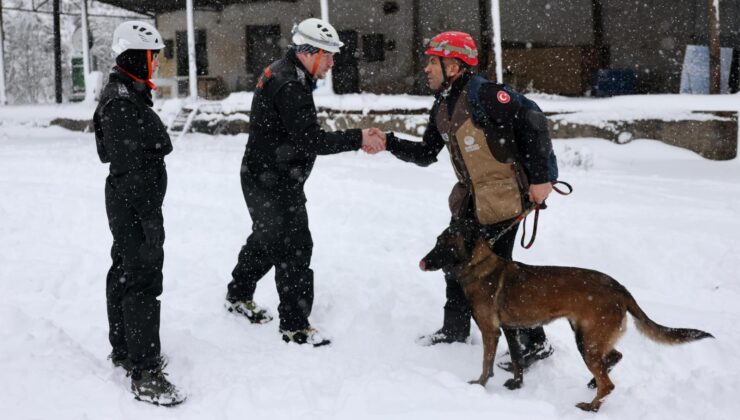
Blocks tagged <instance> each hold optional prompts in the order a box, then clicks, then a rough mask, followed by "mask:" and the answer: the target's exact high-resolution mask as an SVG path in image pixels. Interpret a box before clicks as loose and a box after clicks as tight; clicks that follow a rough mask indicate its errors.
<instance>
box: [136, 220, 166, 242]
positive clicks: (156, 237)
mask: <svg viewBox="0 0 740 420" xmlns="http://www.w3.org/2000/svg"><path fill="white" fill-rule="evenodd" d="M141 228H142V229H143V230H144V243H145V244H147V245H148V246H150V247H155V246H156V247H161V246H162V245H164V226H163V225H162V221H161V220H157V219H154V220H142V221H141Z"/></svg>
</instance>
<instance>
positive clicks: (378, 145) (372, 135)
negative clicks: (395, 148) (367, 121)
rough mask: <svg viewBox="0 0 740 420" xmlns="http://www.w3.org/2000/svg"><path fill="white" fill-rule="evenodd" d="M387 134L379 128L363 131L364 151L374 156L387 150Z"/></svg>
mask: <svg viewBox="0 0 740 420" xmlns="http://www.w3.org/2000/svg"><path fill="white" fill-rule="evenodd" d="M385 140H386V138H385V133H384V132H382V131H380V129H379V128H375V127H372V128H365V129H363V130H362V150H363V151H364V152H365V153H368V154H371V155H374V154H376V153H378V152H382V151H383V150H385Z"/></svg>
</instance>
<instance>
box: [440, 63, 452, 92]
mask: <svg viewBox="0 0 740 420" xmlns="http://www.w3.org/2000/svg"><path fill="white" fill-rule="evenodd" d="M439 67H440V68H441V69H442V85H441V86H440V91H442V92H444V91H446V90H447V89H449V88H450V77H449V76H448V75H447V70H446V69H445V64H444V62H443V61H442V58H441V57H440V59H439Z"/></svg>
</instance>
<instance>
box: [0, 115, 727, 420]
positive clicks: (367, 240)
mask: <svg viewBox="0 0 740 420" xmlns="http://www.w3.org/2000/svg"><path fill="white" fill-rule="evenodd" d="M18 112H19V113H20V112H23V111H18ZM75 112H76V111H75ZM246 139H247V137H246V136H245V135H240V136H234V137H226V136H225V137H211V136H205V135H188V136H187V137H186V138H184V139H183V140H182V141H179V142H177V143H176V144H175V152H174V153H173V154H171V155H170V156H169V158H168V160H167V164H168V170H169V180H170V184H169V190H168V194H167V198H166V200H165V209H164V210H165V227H166V230H167V243H166V245H165V249H166V260H165V267H164V275H165V292H164V294H163V295H162V302H163V304H162V330H161V335H162V343H163V349H164V351H165V352H166V353H167V354H168V355H169V357H170V367H169V368H168V371H169V372H170V378H171V379H172V380H173V381H174V382H175V383H176V384H178V385H179V386H181V387H182V388H184V389H185V390H186V391H187V393H188V394H189V399H188V401H187V402H186V403H185V404H183V405H181V406H179V407H176V408H172V409H166V408H158V407H153V406H149V405H147V404H144V403H140V402H136V401H134V400H133V399H132V396H131V394H130V393H129V392H128V380H127V378H126V377H125V376H124V373H123V372H122V371H121V370H116V369H113V368H112V367H111V366H110V365H109V363H108V361H107V360H106V355H107V354H108V351H109V345H108V342H107V324H106V316H105V293H104V285H105V274H106V271H107V269H108V264H109V256H108V253H109V246H110V243H111V237H110V233H109V231H108V228H107V222H106V218H105V211H104V203H103V183H104V178H105V175H106V172H107V168H106V167H105V166H104V165H102V164H100V163H99V162H98V158H97V156H96V154H95V147H94V140H93V136H92V134H83V133H74V132H69V131H65V130H63V129H61V128H58V127H50V128H44V127H40V126H38V124H22V123H20V122H12V121H9V120H6V121H5V123H4V124H3V125H1V126H0V378H1V380H0V417H2V418H3V419H12V420H16V419H18V420H21V419H55V420H62V419H132V418H147V419H148V418H152V419H153V418H161V419H180V420H189V419H207V418H218V419H239V420H242V419H295V418H302V419H303V418H308V419H370V418H372V419H409V418H418V419H457V418H459V419H483V418H486V419H490V418H494V417H495V418H515V419H529V418H532V419H562V418H575V419H578V418H583V419H590V418H597V417H598V418H600V419H699V418H701V419H727V420H729V419H735V418H737V413H738V412H739V411H740V399H738V398H737V396H736V393H737V390H738V389H740V328H738V325H740V306H738V302H740V282H739V281H738V272H740V258H738V254H739V253H740V239H738V234H740V219H738V218H737V214H738V213H739V212H740V161H738V160H737V159H735V160H733V161H729V162H714V161H709V160H705V159H703V158H701V157H699V156H697V155H696V154H694V153H692V152H689V151H686V150H682V149H677V148H673V147H670V146H666V145H664V144H662V143H658V142H654V141H648V140H640V141H634V142H632V143H630V144H628V145H616V144H612V143H609V142H607V141H604V140H597V139H573V140H567V141H557V142H556V144H555V147H556V152H557V153H558V155H559V157H560V160H561V178H562V179H564V180H567V181H569V182H571V183H572V184H573V185H574V187H575V193H574V194H573V195H572V196H570V197H560V196H554V197H553V198H552V199H550V200H549V204H550V209H548V210H547V211H545V212H543V213H542V217H541V219H540V223H541V224H540V230H539V234H538V238H537V242H536V244H535V246H534V248H533V249H532V250H529V251H527V250H524V249H522V248H520V247H518V246H517V248H516V249H515V251H514V256H515V258H516V259H518V260H521V261H524V262H527V263H532V264H555V265H575V266H583V267H590V268H594V269H598V270H601V271H604V272H606V273H609V274H611V275H612V276H614V277H615V278H616V279H618V280H619V281H620V282H621V283H623V284H624V285H625V286H627V287H628V288H629V289H630V290H631V292H632V293H633V295H634V296H635V297H636V298H637V300H638V302H639V303H640V305H641V306H642V307H643V309H644V310H645V311H646V312H647V313H648V314H649V315H650V316H651V317H652V318H653V319H654V320H656V321H657V322H660V323H663V324H665V325H668V326H673V327H693V328H700V329H704V330H706V331H709V332H711V333H713V334H714V335H715V336H716V337H717V339H716V340H704V341H701V342H697V343H692V344H688V345H683V346H677V347H669V346H661V345H658V344H656V343H653V342H651V341H649V340H648V339H646V338H645V337H643V336H641V335H640V334H639V333H638V332H637V331H636V329H635V328H634V326H633V324H632V322H631V321H630V322H629V328H628V332H627V333H626V334H625V336H624V337H623V339H622V340H621V342H620V343H619V345H618V348H619V350H621V351H622V352H623V353H624V359H623V360H622V362H621V363H620V364H619V365H618V366H617V367H616V368H615V370H614V371H613V373H612V378H613V380H614V382H615V384H616V389H615V391H614V392H613V393H612V395H611V396H609V397H608V398H607V400H606V403H605V404H604V406H603V408H602V410H601V412H600V413H599V414H596V415H593V414H588V413H583V412H581V411H580V410H578V409H577V408H575V407H574V404H575V403H577V402H580V401H590V400H591V398H592V397H593V395H594V393H593V391H592V390H589V389H587V388H586V383H587V382H588V380H589V379H590V376H589V374H588V372H587V370H586V368H585V366H584V364H583V362H582V361H581V359H580V356H579V355H578V353H577V350H576V346H575V343H574V339H573V335H572V333H571V331H570V328H569V327H568V326H567V323H566V322H564V321H562V320H561V321H556V322H554V323H552V324H550V325H548V326H547V327H546V331H547V333H548V335H549V338H550V340H551V341H552V343H553V345H554V347H555V349H556V351H555V353H554V355H553V356H552V357H551V358H549V359H547V360H546V361H544V362H542V363H540V364H539V365H536V366H535V367H534V368H533V369H532V370H531V371H530V372H529V373H528V374H527V375H526V376H525V386H524V388H522V389H520V390H518V391H509V390H507V389H505V388H504V387H503V386H502V384H503V382H504V381H505V380H506V379H507V378H508V377H509V376H508V374H507V373H506V372H503V371H501V370H499V369H497V370H496V376H495V377H494V378H493V379H492V381H491V382H489V384H488V386H487V387H486V388H485V389H484V388H482V387H480V386H473V385H468V384H467V383H466V381H467V380H470V379H473V378H475V377H477V375H478V373H479V369H480V364H481V357H482V346H481V343H480V334H479V333H478V331H477V330H475V331H474V333H473V341H472V345H471V344H454V345H441V346H436V347H420V346H418V345H416V344H415V343H414V340H415V338H416V337H417V336H418V335H419V334H421V333H425V332H430V331H433V330H435V329H436V328H438V327H439V326H440V324H441V318H442V305H443V301H444V281H443V279H442V276H441V274H440V273H424V272H421V271H419V269H418V266H417V264H418V260H419V259H420V257H422V256H423V255H424V254H425V253H426V251H428V250H429V249H430V248H431V247H432V245H433V244H434V240H435V238H436V235H437V234H438V233H439V232H440V231H441V230H442V229H443V228H444V227H445V226H446V223H447V221H448V217H449V216H448V214H449V212H448V210H447V208H446V202H447V194H448V192H449V190H450V187H451V186H452V183H453V174H452V170H451V168H450V164H449V161H448V158H447V156H446V155H445V152H444V151H443V153H442V155H440V163H437V164H435V165H433V166H431V167H429V168H419V167H416V166H413V165H409V164H405V163H403V162H400V161H398V160H396V159H395V158H393V157H392V156H391V155H389V154H387V153H384V154H382V155H378V156H367V155H364V154H361V153H346V154H342V155H335V156H328V157H322V158H319V161H318V163H317V165H316V168H315V170H314V173H313V174H312V177H311V179H310V180H309V182H308V186H307V194H308V197H309V204H308V207H309V217H310V223H311V228H312V231H313V236H314V241H315V250H314V260H313V261H314V263H313V268H314V270H315V272H316V299H315V305H314V310H313V315H312V317H311V319H312V322H313V323H314V324H315V325H316V326H317V327H319V328H320V329H321V330H322V331H324V332H326V333H327V334H328V335H330V336H331V337H332V338H333V339H334V343H333V344H332V346H330V347H327V348H319V349H314V348H307V347H301V346H298V345H288V344H285V343H283V342H282V341H281V339H280V336H279V334H278V332H277V327H278V326H277V322H272V323H269V324H266V325H263V326H252V325H248V324H247V323H246V322H245V321H244V320H242V319H238V318H236V317H234V316H233V315H230V314H229V313H227V312H226V311H225V310H224V309H223V307H222V302H223V298H224V294H225V291H226V283H227V282H228V281H229V277H230V272H231V269H232V268H233V265H234V263H235V262H236V256H237V253H238V251H239V248H240V246H241V245H242V243H243V242H244V240H245V238H246V235H247V233H248V231H249V227H250V220H249V216H248V214H247V211H246V207H245V205H244V202H243V198H242V195H241V190H240V186H239V178H238V173H239V165H240V160H241V157H242V152H243V146H244V144H245V142H246ZM578 162H580V163H578ZM256 299H257V300H258V301H259V302H260V303H262V304H264V305H267V306H269V307H271V308H272V309H273V311H274V310H275V308H276V306H277V294H276V291H275V286H274V280H273V278H272V273H271V274H269V275H268V276H267V277H266V278H265V279H264V280H263V281H262V282H261V283H260V286H259V288H258V291H257V295H256ZM503 350H504V349H501V348H500V349H499V354H500V353H502V352H503Z"/></svg>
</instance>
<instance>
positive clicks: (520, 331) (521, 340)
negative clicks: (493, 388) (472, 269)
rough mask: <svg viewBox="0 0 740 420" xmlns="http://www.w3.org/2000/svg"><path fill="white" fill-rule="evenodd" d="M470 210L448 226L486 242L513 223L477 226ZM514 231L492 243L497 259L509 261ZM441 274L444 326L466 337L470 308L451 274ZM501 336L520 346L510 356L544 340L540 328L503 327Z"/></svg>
mask: <svg viewBox="0 0 740 420" xmlns="http://www.w3.org/2000/svg"><path fill="white" fill-rule="evenodd" d="M473 211H474V210H473V209H472V208H469V209H468V211H467V212H466V215H465V217H464V218H453V219H452V221H451V222H450V225H456V226H459V225H460V224H462V225H463V226H464V228H465V229H466V231H468V230H467V229H471V230H472V231H477V232H478V234H479V235H480V236H481V237H483V238H485V239H486V240H488V239H492V238H494V237H495V236H496V235H498V234H499V233H501V232H502V231H503V230H504V229H506V228H507V227H508V226H509V225H511V223H512V222H513V219H512V220H507V221H504V222H500V223H497V224H494V225H481V224H480V223H478V220H477V219H476V217H475V214H474V213H473ZM518 228H519V226H518V225H517V226H516V227H514V228H512V229H511V230H509V231H508V232H507V233H505V234H504V235H503V236H502V237H501V238H500V239H498V240H497V241H496V242H495V243H494V244H493V246H492V247H491V250H492V251H493V252H494V253H495V254H496V255H498V256H500V257H504V258H507V259H512V258H511V256H512V252H513V250H514V244H515V243H516V233H517V230H518ZM444 273H445V283H446V284H447V289H446V297H447V302H446V303H445V306H444V309H445V318H446V319H445V325H448V326H449V327H451V328H453V329H461V330H464V331H455V332H457V333H461V334H464V335H465V336H467V335H468V334H469V333H470V317H471V316H472V311H471V309H470V305H468V300H467V298H466V297H465V292H463V289H462V287H461V286H460V283H458V281H457V279H456V278H455V276H454V274H453V273H452V271H451V270H449V269H445V270H444ZM504 333H505V334H506V335H507V336H509V337H513V338H515V340H512V341H514V342H516V343H518V344H519V345H520V348H519V349H513V350H512V349H509V350H510V351H511V353H512V354H526V353H528V352H530V351H534V350H537V349H538V348H540V347H542V346H543V345H544V344H545V341H546V340H547V337H546V336H545V330H544V329H543V328H542V327H535V328H516V329H507V328H504Z"/></svg>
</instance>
